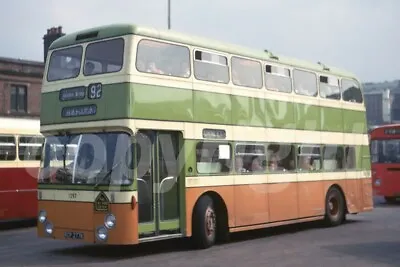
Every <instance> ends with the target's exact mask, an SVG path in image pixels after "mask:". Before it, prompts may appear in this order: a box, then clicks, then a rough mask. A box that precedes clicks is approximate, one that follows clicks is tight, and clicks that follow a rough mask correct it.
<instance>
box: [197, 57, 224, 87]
mask: <svg viewBox="0 0 400 267" xmlns="http://www.w3.org/2000/svg"><path fill="white" fill-rule="evenodd" d="M194 76H195V77H196V79H198V80H202V81H209V82H216V83H228V82H229V67H228V59H227V57H225V56H221V55H217V54H213V53H209V52H203V51H199V50H195V52H194Z"/></svg>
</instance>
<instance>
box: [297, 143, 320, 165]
mask: <svg viewBox="0 0 400 267" xmlns="http://www.w3.org/2000/svg"><path fill="white" fill-rule="evenodd" d="M297 169H298V170H300V171H315V170H320V169H321V148H320V146H317V145H301V146H299V148H298V154H297Z"/></svg>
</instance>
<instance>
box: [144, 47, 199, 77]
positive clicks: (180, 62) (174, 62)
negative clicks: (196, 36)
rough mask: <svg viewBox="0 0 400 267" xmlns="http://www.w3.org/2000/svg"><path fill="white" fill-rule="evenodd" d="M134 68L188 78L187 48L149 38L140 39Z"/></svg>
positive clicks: (188, 61)
mask: <svg viewBox="0 0 400 267" xmlns="http://www.w3.org/2000/svg"><path fill="white" fill-rule="evenodd" d="M136 69H137V70H138V71H140V72H149V73H155V74H161V75H170V76H175V77H182V78H188V77H189V76H190V73H191V71H190V56H189V48H187V47H185V46H181V45H175V44H169V43H164V42H158V41H151V40H141V41H140V42H139V44H138V48H137V57H136Z"/></svg>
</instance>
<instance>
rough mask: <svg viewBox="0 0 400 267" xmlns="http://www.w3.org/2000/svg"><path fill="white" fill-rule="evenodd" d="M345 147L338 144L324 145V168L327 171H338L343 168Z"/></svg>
mask: <svg viewBox="0 0 400 267" xmlns="http://www.w3.org/2000/svg"><path fill="white" fill-rule="evenodd" d="M343 158H344V153H343V147H341V146H338V145H327V146H324V147H323V155H322V168H323V170H325V171H336V170H341V169H343Z"/></svg>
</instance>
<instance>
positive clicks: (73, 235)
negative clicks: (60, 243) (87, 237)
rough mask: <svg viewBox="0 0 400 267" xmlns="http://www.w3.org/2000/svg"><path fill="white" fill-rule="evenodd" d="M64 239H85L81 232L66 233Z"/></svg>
mask: <svg viewBox="0 0 400 267" xmlns="http://www.w3.org/2000/svg"><path fill="white" fill-rule="evenodd" d="M64 237H65V238H67V239H83V238H84V234H83V233H79V232H65V233H64Z"/></svg>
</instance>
